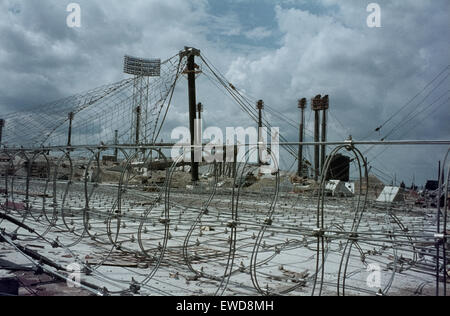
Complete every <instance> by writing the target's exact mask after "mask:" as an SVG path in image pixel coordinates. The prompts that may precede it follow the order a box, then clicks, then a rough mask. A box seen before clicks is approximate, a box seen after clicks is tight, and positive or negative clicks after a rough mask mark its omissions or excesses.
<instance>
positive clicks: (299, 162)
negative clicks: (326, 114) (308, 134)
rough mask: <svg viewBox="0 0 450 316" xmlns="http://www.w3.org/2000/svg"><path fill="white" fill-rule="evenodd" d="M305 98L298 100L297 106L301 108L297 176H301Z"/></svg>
mask: <svg viewBox="0 0 450 316" xmlns="http://www.w3.org/2000/svg"><path fill="white" fill-rule="evenodd" d="M306 103H307V101H306V99H305V98H303V99H301V100H299V101H298V108H299V109H300V110H301V116H300V136H299V143H300V144H299V145H298V170H297V171H298V172H297V174H298V176H299V177H300V178H303V142H304V140H305V139H304V137H305V108H306Z"/></svg>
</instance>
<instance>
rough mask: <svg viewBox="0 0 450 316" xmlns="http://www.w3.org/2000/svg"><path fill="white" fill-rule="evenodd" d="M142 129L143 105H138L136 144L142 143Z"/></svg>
mask: <svg viewBox="0 0 450 316" xmlns="http://www.w3.org/2000/svg"><path fill="white" fill-rule="evenodd" d="M140 130H141V106H138V107H136V135H135V136H136V138H135V145H136V146H139V143H140V133H139V132H140Z"/></svg>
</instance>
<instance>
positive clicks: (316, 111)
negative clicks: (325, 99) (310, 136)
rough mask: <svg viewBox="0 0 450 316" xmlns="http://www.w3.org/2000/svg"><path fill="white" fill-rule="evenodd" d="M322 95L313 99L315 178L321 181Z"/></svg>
mask: <svg viewBox="0 0 450 316" xmlns="http://www.w3.org/2000/svg"><path fill="white" fill-rule="evenodd" d="M321 104H322V96H321V95H318V96H316V97H315V98H314V99H313V100H312V109H313V111H314V142H315V143H316V144H315V145H314V180H316V181H319V176H320V145H319V142H320V108H321Z"/></svg>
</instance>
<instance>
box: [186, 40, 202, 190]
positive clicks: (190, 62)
mask: <svg viewBox="0 0 450 316" xmlns="http://www.w3.org/2000/svg"><path fill="white" fill-rule="evenodd" d="M199 55H200V51H199V50H197V49H195V48H188V47H186V49H185V51H184V53H183V55H182V56H187V75H188V94H189V128H190V131H191V146H192V148H191V174H192V182H198V181H199V173H198V167H199V163H198V162H196V161H195V150H194V149H195V147H194V146H195V120H196V118H197V100H196V99H197V97H196V88H195V75H196V68H198V66H197V65H196V64H195V56H199Z"/></svg>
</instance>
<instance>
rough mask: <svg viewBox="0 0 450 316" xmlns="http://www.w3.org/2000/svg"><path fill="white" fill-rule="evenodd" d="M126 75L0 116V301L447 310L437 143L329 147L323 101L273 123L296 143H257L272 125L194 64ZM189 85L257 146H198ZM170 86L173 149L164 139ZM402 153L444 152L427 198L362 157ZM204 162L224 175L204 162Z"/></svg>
mask: <svg viewBox="0 0 450 316" xmlns="http://www.w3.org/2000/svg"><path fill="white" fill-rule="evenodd" d="M449 70H450V68H449V67H447V68H446V73H443V74H440V75H439V76H445V75H446V74H447V73H448V71H449ZM124 72H125V74H126V75H127V76H129V78H127V79H124V80H122V81H120V82H117V83H114V84H110V85H106V86H102V87H99V88H96V89H93V90H91V91H88V92H85V93H80V94H78V95H74V96H71V97H69V98H66V99H62V100H58V101H55V102H52V103H49V104H47V105H43V106H42V107H40V108H39V110H38V111H34V112H29V111H18V112H15V113H11V114H7V115H2V117H1V121H0V128H1V129H0V144H1V148H0V195H1V196H0V205H1V209H0V295H11V296H15V295H22V296H56V295H75V296H90V295H99V296H108V295H113V296H114V295H116V296H120V295H131V296H139V295H140V296H280V295H282V296H446V295H447V290H448V286H449V277H450V265H449V262H448V258H447V251H448V250H449V245H450V244H449V239H448V238H449V229H448V227H447V211H448V203H449V195H448V194H449V179H450V161H449V159H448V152H449V149H450V140H449V141H437V140H428V141H415V140H390V139H389V140H388V139H382V140H379V141H373V140H367V139H366V140H357V139H353V138H352V136H350V135H347V137H346V139H342V140H341V141H329V137H328V130H327V127H328V125H327V123H328V119H329V116H328V110H329V108H330V107H332V106H333V97H332V96H328V95H324V94H325V93H324V92H321V93H322V95H317V96H309V97H307V98H300V100H299V101H298V104H296V105H295V106H296V107H298V109H299V119H292V118H284V119H285V120H286V125H289V126H288V127H284V128H294V129H298V131H299V139H298V141H297V140H296V141H294V142H292V141H289V139H288V138H287V137H285V136H284V135H285V132H284V131H283V129H281V130H280V133H279V135H278V134H277V136H278V138H279V140H278V141H274V138H272V142H267V137H265V138H264V137H263V135H262V132H261V131H266V132H267V131H270V130H273V128H274V126H273V124H272V122H271V120H270V117H272V116H274V115H277V113H276V110H274V109H273V108H271V107H270V106H269V105H267V104H265V103H264V101H263V100H258V99H254V98H251V97H249V96H248V95H246V94H245V93H244V92H242V91H240V90H239V87H236V86H234V85H233V84H232V83H230V82H229V81H228V80H227V79H226V78H225V77H224V76H223V75H222V74H221V73H220V71H218V70H217V68H216V67H214V66H213V65H212V63H211V62H210V61H209V60H208V59H207V58H206V57H204V56H203V54H202V53H201V51H200V50H198V49H195V48H190V47H186V48H185V49H183V50H181V51H180V52H179V53H178V54H176V55H175V56H174V57H172V58H169V59H167V60H165V61H161V60H159V59H142V58H135V57H131V56H125V59H124ZM199 77H203V78H207V79H208V80H210V81H211V82H212V83H213V84H214V85H215V87H217V88H218V89H221V91H223V92H224V94H225V95H226V96H227V97H229V98H230V100H231V101H232V102H233V103H234V104H235V105H236V106H237V108H239V109H240V110H242V112H241V115H243V116H245V117H246V119H247V120H248V121H249V122H250V123H249V125H252V126H254V127H255V129H258V131H259V132H258V133H257V138H256V139H254V140H252V139H250V141H247V142H245V143H237V144H233V145H231V146H230V145H229V144H227V145H224V144H220V145H215V146H211V144H208V141H198V139H196V136H195V135H196V122H198V121H200V122H201V121H202V120H208V121H214V120H220V118H217V117H214V116H213V114H212V113H211V112H209V111H208V104H203V105H202V104H201V103H199V102H198V101H201V100H199V98H198V95H197V93H196V92H197V88H196V87H197V86H198V80H199ZM446 78H448V75H447V77H446ZM186 83H187V84H186ZM196 83H197V86H196ZM444 83H445V81H441V84H444ZM178 87H179V88H180V89H181V93H183V94H184V97H185V105H186V106H187V105H188V106H189V117H186V118H185V125H186V126H189V130H190V141H189V142H187V143H184V144H183V143H178V144H176V143H170V142H164V141H162V140H161V138H162V133H163V131H164V130H165V127H166V125H167V124H168V119H167V118H168V117H170V110H171V105H172V102H173V99H174V96H175V95H176V94H177V91H178V90H177V89H178ZM318 93H320V92H318ZM186 97H187V98H186ZM446 102H447V101H446ZM265 113H268V114H270V115H271V116H268V114H267V115H266V114H265ZM308 113H310V118H311V117H312V119H308ZM278 115H280V114H278ZM306 126H312V127H313V131H311V135H312V136H313V141H308V140H307V138H306V133H307V132H308V131H307V129H306ZM272 134H273V133H272ZM208 146H209V147H208ZM405 146H407V147H408V148H410V150H411V152H412V153H414V151H419V150H422V149H425V150H426V149H428V148H436V147H438V148H441V149H444V150H447V156H444V157H433V158H436V159H437V160H436V162H437V161H439V160H440V161H441V163H440V170H439V175H438V177H437V178H438V180H437V181H435V183H434V184H435V185H434V187H427V188H423V189H422V190H421V189H420V188H418V187H415V185H414V184H413V185H412V186H411V187H409V185H408V186H406V185H405V184H404V183H402V184H399V183H398V181H392V183H388V181H386V180H385V179H383V180H382V179H380V176H379V175H377V174H376V173H375V171H376V170H374V169H373V168H372V167H371V166H370V164H369V161H368V159H367V151H368V150H370V149H371V148H382V149H386V150H389V149H393V148H394V150H395V149H396V148H401V147H405ZM211 147H214V150H212V151H211ZM174 148H175V149H177V150H178V149H179V152H180V154H179V156H177V157H173V155H171V152H172V153H173V151H174ZM208 148H209V150H208ZM196 151H197V152H199V153H200V157H201V159H200V161H196V159H194V155H195V153H196ZM211 153H214V154H215V157H225V158H226V159H213V160H212V161H209V162H207V159H205V157H207V156H210V155H211ZM230 153H231V154H230ZM276 153H279V155H277V154H276ZM263 156H264V159H263V158H262V157H263ZM255 157H256V158H255ZM407 163H408V161H405V164H407ZM268 170H269V171H268ZM430 177H431V178H435V177H436V175H435V177H433V175H430Z"/></svg>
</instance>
